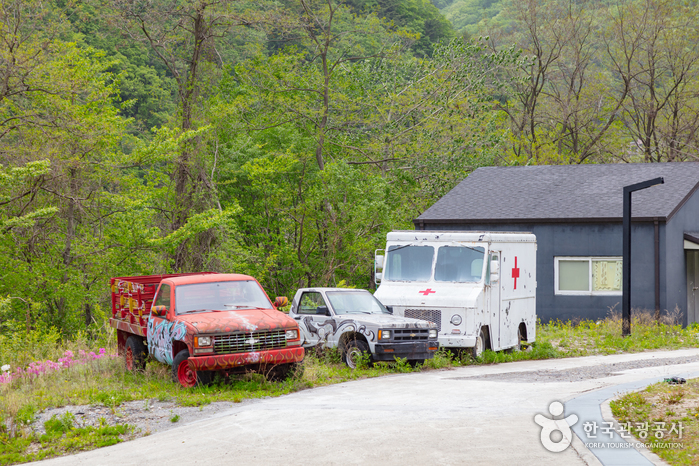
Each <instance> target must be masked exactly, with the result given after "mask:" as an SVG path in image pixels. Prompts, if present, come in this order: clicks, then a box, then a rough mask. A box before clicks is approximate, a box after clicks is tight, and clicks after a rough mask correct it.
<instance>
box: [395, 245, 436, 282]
mask: <svg viewBox="0 0 699 466" xmlns="http://www.w3.org/2000/svg"><path fill="white" fill-rule="evenodd" d="M433 257H434V248H433V247H432V246H411V245H409V244H407V245H402V246H389V248H388V251H387V252H386V270H385V271H384V273H385V278H386V280H392V281H406V282H407V281H409V282H426V281H427V280H429V279H430V277H431V276H432V259H433Z"/></svg>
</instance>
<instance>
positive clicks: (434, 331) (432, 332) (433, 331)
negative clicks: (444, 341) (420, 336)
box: [430, 328, 437, 338]
mask: <svg viewBox="0 0 699 466" xmlns="http://www.w3.org/2000/svg"><path fill="white" fill-rule="evenodd" d="M430 338H437V329H436V328H431V329H430Z"/></svg>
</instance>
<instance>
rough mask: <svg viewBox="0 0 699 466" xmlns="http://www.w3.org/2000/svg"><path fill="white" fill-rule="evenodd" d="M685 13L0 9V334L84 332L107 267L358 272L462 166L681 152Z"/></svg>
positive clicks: (572, 7)
mask: <svg viewBox="0 0 699 466" xmlns="http://www.w3.org/2000/svg"><path fill="white" fill-rule="evenodd" d="M459 5H461V6H464V5H466V6H468V7H469V8H471V10H472V11H471V12H469V11H470V10H469V9H468V8H466V9H465V10H464V9H463V8H462V10H463V11H462V12H463V14H464V15H471V16H472V19H469V20H468V21H467V23H468V24H469V25H471V26H472V28H471V29H469V30H468V31H466V32H467V34H466V36H467V37H471V38H464V37H457V35H458V34H457V33H456V32H455V29H456V30H459V31H460V32H463V31H464V29H463V28H462V27H461V26H458V25H457V26H456V28H452V26H451V25H450V24H449V23H448V22H447V21H446V20H445V18H444V16H442V15H441V14H440V12H439V11H438V10H437V8H442V9H443V11H445V12H446V9H447V8H452V9H454V11H456V8H457V7H458V6H459ZM459 8H461V7H459ZM467 10H469V11H467ZM696 11H697V10H696V8H694V7H693V3H692V2H679V1H670V0H666V1H660V0H638V1H627V2H621V3H614V5H608V4H606V3H604V2H602V1H600V0H597V1H582V2H581V1H575V2H571V1H563V0H547V1H538V2H537V1H533V0H532V1H531V2H514V1H505V0H503V1H502V2H495V1H475V0H473V1H469V2H465V3H464V2H461V3H459V2H456V1H455V2H448V1H444V2H443V4H440V3H438V2H437V3H435V4H434V5H433V4H432V3H429V2H427V1H426V0H377V1H375V2H374V1H369V0H347V1H344V2H340V1H335V0H284V1H282V2H271V1H267V0H259V1H257V2H251V1H233V0H217V1H213V0H190V1H178V2H171V1H167V0H149V1H146V2H144V1H135V0H60V1H56V2H43V1H39V0H0V31H1V34H0V54H1V55H0V335H2V334H5V335H11V334H14V333H16V332H18V331H27V332H28V331H32V332H39V333H41V332H44V333H45V334H46V335H50V337H51V338H55V337H56V335H59V334H60V335H63V336H66V335H73V334H75V332H76V331H78V330H85V329H87V331H88V332H95V331H97V329H99V328H100V327H101V326H102V325H104V322H105V319H106V317H107V316H108V311H109V301H108V287H107V283H108V279H109V277H112V276H127V275H138V274H150V273H160V272H175V271H201V270H214V271H225V272H230V271H235V272H242V273H249V274H252V275H254V276H256V277H257V278H258V279H260V281H261V282H262V283H263V285H264V286H265V287H266V289H267V290H268V292H269V294H270V295H273V296H274V295H290V294H293V292H294V291H295V289H296V287H299V286H308V285H335V284H337V283H340V282H344V283H346V284H349V285H353V286H360V287H369V286H370V285H371V281H370V280H371V268H372V256H373V251H374V249H376V248H379V247H381V245H382V242H383V240H384V238H385V234H386V232H387V231H390V230H393V229H399V228H411V221H412V219H413V218H415V217H416V216H418V215H419V214H420V213H421V212H423V211H424V210H425V209H426V208H427V207H429V205H431V204H432V203H433V202H434V201H435V200H436V199H438V198H439V197H440V196H442V195H443V194H444V193H446V192H447V191H448V190H449V189H451V188H452V187H453V186H454V185H455V184H456V183H458V182H459V181H460V180H462V179H463V178H464V177H465V176H467V175H468V174H469V173H470V172H471V171H472V170H474V169H475V168H477V167H479V166H484V165H493V164H527V163H590V162H618V161H647V162H657V161H674V160H688V159H695V158H696V153H697V151H696V148H695V147H696V142H695V134H696V133H697V131H696V130H697V127H698V126H697V125H699V118H697V116H698V115H699V113H697V110H699V101H697V87H696V86H697V85H696V82H697V80H696V79H695V78H696V74H697V70H698V69H697V56H698V55H697V53H696V51H695V48H693V47H692V46H691V45H692V41H694V40H695V39H696V32H697V31H696V28H697V26H696V25H697V24H699V22H698V21H696V18H695V16H696V14H697V13H696ZM479 15H480V16H481V17H482V18H481V19H483V18H485V19H489V18H492V21H490V20H488V21H481V20H478V21H476V20H475V19H474V18H477V17H478V16H479ZM447 18H452V21H453V22H454V24H455V25H456V20H455V19H454V18H455V17H454V16H450V15H449V14H447ZM464 24H466V23H464ZM669 31H671V32H669ZM481 33H483V34H487V35H489V38H485V37H482V38H479V34H481ZM513 44H515V45H513ZM51 329H54V330H51ZM55 332H58V333H55ZM33 334H36V333H33Z"/></svg>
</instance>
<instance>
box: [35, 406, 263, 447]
mask: <svg viewBox="0 0 699 466" xmlns="http://www.w3.org/2000/svg"><path fill="white" fill-rule="evenodd" d="M251 402H254V401H253V400H246V401H244V402H243V403H251ZM240 405H241V403H232V402H215V403H210V404H208V405H202V406H193V407H189V406H187V407H185V406H178V405H177V404H176V403H174V402H171V401H158V400H155V399H153V400H140V401H129V402H126V403H122V404H121V405H119V406H115V407H114V408H109V407H106V406H92V405H81V406H64V407H62V408H52V409H46V410H44V411H43V412H41V413H39V414H38V415H37V418H36V420H35V421H34V423H33V424H32V429H33V430H34V432H36V433H38V434H39V435H42V434H44V433H45V432H46V430H45V429H44V422H46V421H47V420H49V419H51V418H52V417H53V416H57V417H61V416H63V415H64V414H65V413H72V414H73V415H74V416H75V427H88V426H92V427H99V426H100V425H109V426H113V425H116V424H129V425H131V426H134V432H133V433H132V435H133V437H131V438H137V437H143V436H145V435H150V434H154V433H156V432H163V431H166V430H169V429H173V428H175V427H178V426H181V425H182V424H187V423H190V422H193V421H197V420H200V419H206V418H210V417H212V416H214V415H216V414H218V413H221V412H225V411H227V410H229V409H231V408H233V407H234V406H240Z"/></svg>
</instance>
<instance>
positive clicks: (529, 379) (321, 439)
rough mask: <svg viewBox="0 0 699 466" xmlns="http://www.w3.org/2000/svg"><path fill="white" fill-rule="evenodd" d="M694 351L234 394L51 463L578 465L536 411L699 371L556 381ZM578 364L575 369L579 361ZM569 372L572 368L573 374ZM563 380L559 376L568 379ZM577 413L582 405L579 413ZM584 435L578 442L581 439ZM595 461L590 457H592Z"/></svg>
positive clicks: (674, 369)
mask: <svg viewBox="0 0 699 466" xmlns="http://www.w3.org/2000/svg"><path fill="white" fill-rule="evenodd" d="M684 356H691V357H697V356H699V349H696V350H682V351H663V352H651V353H638V354H623V355H613V356H595V357H586V358H571V359H561V360H546V361H523V362H517V363H508V364H499V365H494V366H472V367H464V368H458V369H454V370H440V371H430V372H421V373H414V374H404V375H393V376H388V377H382V378H375V379H366V380H361V381H355V382H347V383H343V384H339V385H333V386H329V387H322V388H317V389H313V390H306V391H303V392H299V393H294V394H291V395H287V396H283V397H280V398H271V399H265V400H257V401H250V402H245V403H241V405H240V406H237V407H236V408H234V409H231V410H230V411H227V412H224V413H220V414H219V415H217V416H216V417H214V418H211V419H207V420H203V421H198V422H194V423H191V424H187V425H182V426H180V427H178V428H175V429H172V430H169V431H166V432H162V433H159V434H155V435H151V436H148V437H143V438H140V439H138V440H134V441H132V442H127V443H122V444H118V445H115V446H112V447H108V448H103V449H100V450H94V451H90V452H86V453H81V454H78V455H74V456H69V457H62V458H55V459H53V460H48V461H45V462H42V464H46V465H71V466H72V465H91V466H92V465H130V464H134V465H135V464H141V465H143V464H151V465H161V464H162V465H165V464H176V463H179V464H212V463H213V464H290V465H297V464H298V465H301V464H303V465H315V464H319V465H320V464H322V465H328V464H330V465H333V464H343V465H347V464H382V465H393V464H396V465H404V464H411V465H412V464H430V465H442V464H446V465H451V464H483V465H507V466H510V465H512V464H518V465H557V466H558V465H577V464H586V462H585V461H583V459H582V457H585V458H587V461H590V457H591V455H589V452H585V451H582V452H580V454H579V453H578V452H577V451H576V450H575V449H574V448H573V447H569V448H568V449H566V450H565V451H563V452H561V453H550V452H548V451H547V450H545V449H544V448H543V447H542V445H541V443H540V432H541V428H540V427H539V425H537V424H535V423H534V416H535V415H536V414H543V415H545V416H547V417H549V416H550V414H549V412H548V407H549V404H550V403H551V402H553V401H556V400H558V401H561V402H565V401H567V400H570V399H572V398H575V397H576V396H578V395H580V394H582V393H584V392H589V391H591V390H596V389H600V388H603V387H610V386H613V385H618V384H623V383H628V382H633V381H638V380H643V379H647V378H649V377H655V376H671V375H673V374H676V373H687V372H692V371H699V362H694V363H690V364H681V365H662V366H656V367H646V368H641V369H633V370H625V371H620V372H618V373H615V374H616V375H609V373H608V372H609V371H607V374H606V375H605V376H604V377H602V378H592V379H585V380H575V381H570V380H556V377H550V376H547V374H549V373H548V372H546V373H542V371H552V370H555V371H568V372H570V371H572V372H573V374H574V375H573V376H572V378H576V377H578V375H575V374H579V373H580V371H581V370H582V371H583V372H585V371H588V370H589V372H590V373H594V366H598V365H600V364H621V363H626V362H630V361H640V360H648V359H664V358H677V357H684ZM580 368H582V369H580ZM570 378H571V377H569V379H570ZM563 379H565V377H563ZM579 414H580V418H581V420H582V421H584V413H579ZM578 443H579V442H578ZM595 461H596V460H595V459H594V457H592V463H594V462H595Z"/></svg>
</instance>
